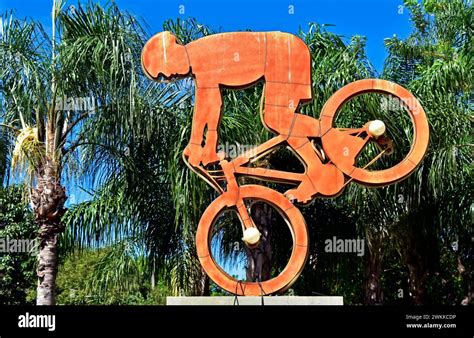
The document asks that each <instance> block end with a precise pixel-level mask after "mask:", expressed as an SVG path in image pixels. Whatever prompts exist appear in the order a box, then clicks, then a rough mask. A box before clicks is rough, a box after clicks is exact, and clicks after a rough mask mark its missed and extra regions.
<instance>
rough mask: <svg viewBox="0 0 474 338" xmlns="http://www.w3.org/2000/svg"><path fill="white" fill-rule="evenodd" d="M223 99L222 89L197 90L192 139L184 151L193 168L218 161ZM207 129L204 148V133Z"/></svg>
mask: <svg viewBox="0 0 474 338" xmlns="http://www.w3.org/2000/svg"><path fill="white" fill-rule="evenodd" d="M221 105H222V98H221V93H220V89H219V88H218V87H216V88H196V93H195V102H194V113H193V122H192V130H191V139H190V141H189V144H188V145H187V146H186V148H185V150H184V156H185V157H188V161H189V163H190V164H191V165H192V166H198V165H199V164H200V163H201V161H202V162H203V164H208V163H209V162H213V161H215V160H218V158H217V154H216V148H217V139H218V132H217V129H218V126H219V121H220V115H221ZM206 128H207V134H206V143H205V145H204V148H203V147H202V143H203V141H204V131H205V130H206Z"/></svg>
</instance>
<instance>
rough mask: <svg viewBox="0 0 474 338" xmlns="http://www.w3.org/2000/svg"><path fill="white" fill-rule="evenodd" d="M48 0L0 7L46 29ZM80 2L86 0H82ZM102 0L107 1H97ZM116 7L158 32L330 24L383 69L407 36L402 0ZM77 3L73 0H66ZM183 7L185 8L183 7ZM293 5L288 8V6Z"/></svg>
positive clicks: (181, 0) (136, 0) (127, 1)
mask: <svg viewBox="0 0 474 338" xmlns="http://www.w3.org/2000/svg"><path fill="white" fill-rule="evenodd" d="M52 2H53V1H52V0H34V1H33V0H0V11H5V10H8V9H15V10H16V13H17V15H19V16H20V17H32V18H34V19H36V20H40V21H42V22H43V23H44V25H45V28H46V29H47V30H49V29H50V27H51V24H50V12H51V5H52ZM82 2H83V3H84V2H86V1H82ZM98 2H101V3H106V2H107V1H98ZM115 2H116V3H117V4H118V5H119V6H120V7H121V8H123V9H126V10H128V11H130V12H131V13H133V14H135V15H137V16H138V17H141V18H143V19H144V20H145V21H146V22H147V23H148V24H149V26H150V33H156V32H159V31H161V25H162V23H163V21H164V20H166V19H169V18H178V17H181V18H186V17H195V18H197V19H198V20H199V21H201V22H203V23H205V24H207V25H209V26H211V27H212V28H216V29H217V28H222V29H223V30H224V31H232V30H243V29H246V28H249V29H252V30H254V31H271V30H280V31H286V32H290V33H296V32H297V31H298V29H299V28H300V27H301V28H303V29H305V28H307V27H308V23H309V22H317V23H321V24H333V25H335V26H334V27H330V28H329V30H330V31H332V32H334V33H337V34H339V35H343V36H345V37H347V38H349V37H351V36H353V35H364V36H366V37H367V54H368V56H369V59H370V60H371V62H372V64H373V65H374V66H375V68H376V69H377V70H379V71H381V70H382V67H383V60H384V59H385V56H386V50H385V48H384V44H383V41H384V38H387V37H392V36H393V35H394V34H396V35H397V36H399V37H402V38H404V37H406V36H407V35H408V33H409V31H410V29H411V24H410V21H409V16H408V11H407V10H406V9H405V8H404V7H403V0H284V1H282V0H238V1H237V0H227V1H225V0H220V1H219V0H167V1H164V0H116V1H115ZM66 3H67V5H76V4H77V1H76V0H67V1H66ZM183 6H184V7H183ZM291 6H293V7H291Z"/></svg>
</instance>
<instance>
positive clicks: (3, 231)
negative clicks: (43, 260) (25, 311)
mask: <svg viewBox="0 0 474 338" xmlns="http://www.w3.org/2000/svg"><path fill="white" fill-rule="evenodd" d="M24 193H25V191H24V187H22V186H10V187H8V188H0V238H1V239H2V240H7V239H11V240H14V239H21V240H33V239H35V237H36V225H35V224H34V222H33V215H32V213H31V211H30V210H29V208H28V204H27V202H26V200H25V194H24ZM36 249H37V248H36ZM35 253H36V251H33V253H23V252H22V253H20V252H0V304H3V305H15V304H25V303H30V302H31V298H29V297H28V295H29V292H30V291H31V290H32V289H34V287H35V277H36V276H35V273H34V272H35V261H36V256H35Z"/></svg>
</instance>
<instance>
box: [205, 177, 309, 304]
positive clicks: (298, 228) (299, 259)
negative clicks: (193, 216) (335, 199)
mask: <svg viewBox="0 0 474 338" xmlns="http://www.w3.org/2000/svg"><path fill="white" fill-rule="evenodd" d="M240 197H241V198H242V199H243V200H244V203H246V202H248V201H250V202H251V203H255V202H262V203H267V204H269V205H270V206H271V207H272V208H273V209H275V210H277V211H278V213H279V214H280V216H281V217H282V218H283V219H284V220H285V223H286V224H287V225H288V228H289V230H290V233H291V237H292V239H293V248H292V252H291V255H290V258H289V261H288V263H287V265H286V267H285V268H284V269H283V270H282V271H281V272H280V273H279V275H278V276H276V277H274V278H271V279H269V280H263V281H259V282H247V281H239V280H237V279H236V278H234V277H232V276H230V275H229V274H228V273H226V272H225V271H224V270H223V269H222V268H221V267H220V266H219V265H218V264H217V263H216V261H215V259H214V257H213V255H212V250H211V241H212V234H213V230H214V226H215V223H216V221H217V220H218V218H219V216H221V215H222V214H223V213H224V212H226V211H228V210H229V209H235V208H236V207H235V206H233V207H230V208H229V207H228V206H227V205H226V199H225V196H224V195H221V196H219V197H218V198H217V199H216V200H214V201H213V202H212V203H211V204H210V205H209V207H208V208H207V209H206V211H205V212H204V214H203V216H202V217H201V220H200V222H199V226H198V229H197V233H196V247H197V251H198V252H197V253H198V257H199V260H200V262H201V265H202V267H203V268H204V270H205V271H206V273H207V275H208V276H209V277H210V278H211V279H212V280H213V281H214V282H215V283H216V284H217V285H218V286H220V287H221V288H223V289H224V290H226V291H228V292H230V293H233V294H235V295H239V296H261V295H270V294H274V293H281V292H284V291H285V290H287V289H288V288H289V287H290V286H291V285H292V284H293V283H294V282H295V281H296V279H297V278H298V276H299V275H300V274H301V271H302V270H303V267H304V265H305V262H306V258H307V256H308V230H307V227H306V223H305V220H304V218H303V215H302V214H301V212H300V211H299V210H298V208H296V207H295V206H294V205H293V204H292V203H291V202H290V201H289V200H288V199H287V198H285V197H284V196H283V195H282V194H280V193H278V192H277V191H275V190H272V189H270V188H267V187H264V186H260V185H244V186H241V187H240Z"/></svg>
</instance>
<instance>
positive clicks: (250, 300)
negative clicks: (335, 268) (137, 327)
mask: <svg viewBox="0 0 474 338" xmlns="http://www.w3.org/2000/svg"><path fill="white" fill-rule="evenodd" d="M237 300H238V302H237V301H235V297H233V296H216V297H166V305H234V303H235V305H262V297H237ZM263 304H264V305H344V303H343V298H342V296H271V297H268V296H265V297H263Z"/></svg>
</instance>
